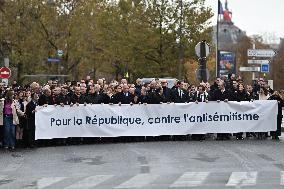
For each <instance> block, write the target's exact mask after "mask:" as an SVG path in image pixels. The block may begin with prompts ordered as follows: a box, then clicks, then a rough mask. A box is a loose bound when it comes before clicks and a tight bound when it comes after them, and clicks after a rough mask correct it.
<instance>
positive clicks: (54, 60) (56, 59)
mask: <svg viewBox="0 0 284 189" xmlns="http://www.w3.org/2000/svg"><path fill="white" fill-rule="evenodd" d="M47 61H48V62H60V60H59V59H58V58H48V59H47Z"/></svg>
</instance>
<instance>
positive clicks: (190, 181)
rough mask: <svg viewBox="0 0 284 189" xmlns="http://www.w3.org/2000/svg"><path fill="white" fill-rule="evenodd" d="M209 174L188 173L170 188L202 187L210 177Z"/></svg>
mask: <svg viewBox="0 0 284 189" xmlns="http://www.w3.org/2000/svg"><path fill="white" fill-rule="evenodd" d="M208 175H209V172H186V173H184V174H183V175H182V176H180V177H179V179H178V180H177V181H175V182H174V183H173V184H172V185H171V186H170V187H195V186H200V185H201V184H202V183H203V182H204V180H205V179H206V178H207V177H208Z"/></svg>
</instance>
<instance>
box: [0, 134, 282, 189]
mask: <svg viewBox="0 0 284 189" xmlns="http://www.w3.org/2000/svg"><path fill="white" fill-rule="evenodd" d="M283 146H284V138H281V139H280V140H279V141H274V140H271V139H267V140H243V141H237V140H231V141H214V140H206V141H203V142H199V141H176V142H170V141H169V142H141V143H118V144H95V145H78V146H59V147H45V148H36V149H21V150H17V151H16V152H8V153H7V152H4V151H3V150H1V151H0V188H1V189H2V188H11V189H17V188H19V189H20V188H21V189H43V188H45V189H57V188H58V189H75V188H78V189H85V188H98V189H112V188H114V189H123V188H125V189H130V188H133V189H135V188H145V189H165V188H182V189H184V188H215V189H220V188H257V189H261V188H263V189H267V188H270V189H274V188H284V148H283Z"/></svg>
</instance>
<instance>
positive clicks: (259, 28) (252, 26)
mask: <svg viewBox="0 0 284 189" xmlns="http://www.w3.org/2000/svg"><path fill="white" fill-rule="evenodd" d="M221 2H222V4H223V8H224V7H225V5H224V3H225V0H221ZM205 3H206V5H208V6H211V7H212V9H213V11H214V13H215V17H214V18H212V20H211V22H212V24H213V25H216V22H217V17H216V15H217V9H218V8H217V7H218V0H206V2H205ZM228 7H229V10H231V11H232V12H233V17H232V21H233V22H234V24H235V25H236V26H237V27H239V28H240V29H241V30H244V31H246V32H247V35H253V34H260V35H263V36H264V38H266V40H268V42H269V41H270V42H272V41H275V40H276V42H278V41H279V38H280V37H284V21H283V20H284V0H228ZM273 35H274V36H273Z"/></svg>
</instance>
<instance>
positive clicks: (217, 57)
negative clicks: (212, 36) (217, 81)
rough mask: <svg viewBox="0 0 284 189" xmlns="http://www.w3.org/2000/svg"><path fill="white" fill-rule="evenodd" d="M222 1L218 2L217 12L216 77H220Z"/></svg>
mask: <svg viewBox="0 0 284 189" xmlns="http://www.w3.org/2000/svg"><path fill="white" fill-rule="evenodd" d="M219 13H220V0H218V11H217V14H218V15H217V30H216V77H219V74H218V67H219V16H220V14H219Z"/></svg>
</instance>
